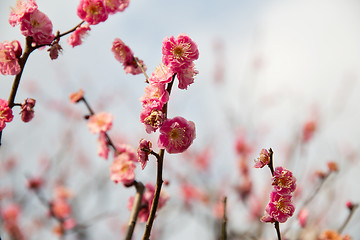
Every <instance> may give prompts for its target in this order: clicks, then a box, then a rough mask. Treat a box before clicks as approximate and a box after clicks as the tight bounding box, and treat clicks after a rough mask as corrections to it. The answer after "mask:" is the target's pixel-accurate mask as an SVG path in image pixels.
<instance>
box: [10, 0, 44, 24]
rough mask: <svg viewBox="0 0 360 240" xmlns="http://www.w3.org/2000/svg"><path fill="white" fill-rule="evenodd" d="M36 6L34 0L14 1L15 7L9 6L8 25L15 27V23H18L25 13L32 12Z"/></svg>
mask: <svg viewBox="0 0 360 240" xmlns="http://www.w3.org/2000/svg"><path fill="white" fill-rule="evenodd" d="M37 8H38V6H37V4H36V2H35V0H27V1H26V2H24V1H22V0H18V1H16V7H15V8H13V7H11V12H10V16H9V23H10V25H11V26H13V27H15V25H18V24H20V23H21V21H22V20H23V18H24V16H25V15H27V14H30V13H33V12H34V11H35V10H37Z"/></svg>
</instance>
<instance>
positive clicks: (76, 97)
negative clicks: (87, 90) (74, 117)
mask: <svg viewBox="0 0 360 240" xmlns="http://www.w3.org/2000/svg"><path fill="white" fill-rule="evenodd" d="M83 97H84V91H83V90H82V89H80V90H79V91H77V92H74V93H70V95H69V98H70V102H72V103H78V102H79V101H80V100H82V99H83Z"/></svg>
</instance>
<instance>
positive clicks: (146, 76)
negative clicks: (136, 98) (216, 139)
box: [134, 57, 149, 83]
mask: <svg viewBox="0 0 360 240" xmlns="http://www.w3.org/2000/svg"><path fill="white" fill-rule="evenodd" d="M134 61H135V62H136V64H137V65H138V67H139V68H140V69H141V71H142V73H143V74H144V76H145V79H146V80H145V82H146V83H149V76H148V75H147V74H146V72H145V70H144V68H143V65H142V64H141V63H140V62H139V61H138V60H137V58H136V57H134Z"/></svg>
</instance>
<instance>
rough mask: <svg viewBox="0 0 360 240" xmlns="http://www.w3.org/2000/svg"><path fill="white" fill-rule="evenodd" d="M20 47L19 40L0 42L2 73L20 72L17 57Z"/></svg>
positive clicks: (19, 54) (18, 56)
mask: <svg viewBox="0 0 360 240" xmlns="http://www.w3.org/2000/svg"><path fill="white" fill-rule="evenodd" d="M21 54H22V49H21V45H20V43H19V41H17V40H14V41H11V42H8V41H5V42H2V43H0V72H1V74H3V75H16V74H18V73H19V72H20V70H21V67H20V65H19V58H20V57H21Z"/></svg>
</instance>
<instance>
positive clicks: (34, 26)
mask: <svg viewBox="0 0 360 240" xmlns="http://www.w3.org/2000/svg"><path fill="white" fill-rule="evenodd" d="M20 30H21V33H22V34H23V35H24V36H30V37H32V38H33V41H34V42H35V43H36V44H38V45H42V44H50V43H51V42H52V41H53V40H54V38H55V36H54V34H53V33H52V31H53V25H52V23H51V20H50V19H49V17H48V16H47V15H46V14H45V13H43V12H41V11H39V10H37V9H36V10H35V11H33V12H32V13H30V14H26V15H25V16H24V17H23V19H22V21H21V24H20Z"/></svg>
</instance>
